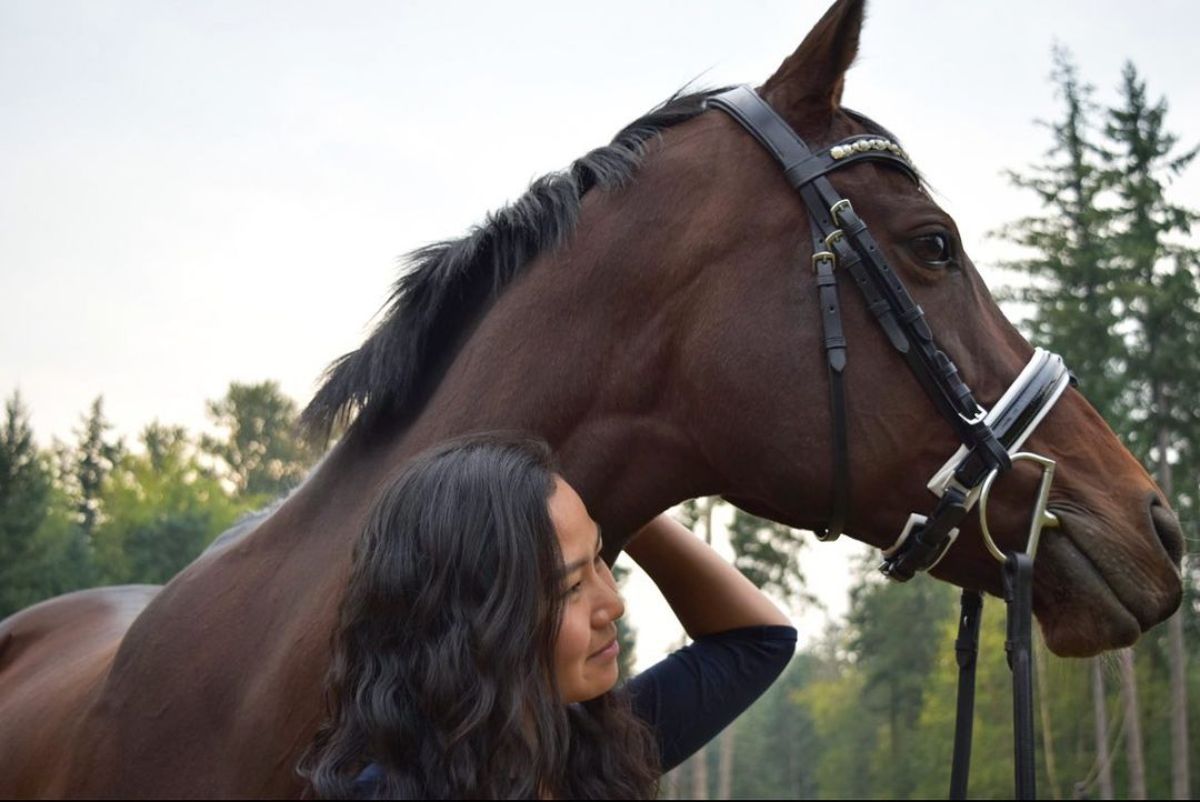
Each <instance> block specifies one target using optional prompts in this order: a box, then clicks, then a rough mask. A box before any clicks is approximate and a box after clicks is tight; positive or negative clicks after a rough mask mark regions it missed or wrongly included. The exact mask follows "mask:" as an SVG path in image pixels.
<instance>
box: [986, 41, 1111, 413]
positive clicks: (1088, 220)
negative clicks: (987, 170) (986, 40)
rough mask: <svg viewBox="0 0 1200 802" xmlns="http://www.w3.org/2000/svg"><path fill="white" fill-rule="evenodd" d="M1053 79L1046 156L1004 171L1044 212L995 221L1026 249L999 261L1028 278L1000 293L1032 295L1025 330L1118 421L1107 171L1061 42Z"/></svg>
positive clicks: (1087, 92)
mask: <svg viewBox="0 0 1200 802" xmlns="http://www.w3.org/2000/svg"><path fill="white" fill-rule="evenodd" d="M1051 79H1052V81H1053V82H1054V84H1055V86H1056V89H1057V93H1058V95H1059V97H1060V98H1061V100H1062V104H1063V117H1062V119H1061V120H1060V121H1058V122H1052V123H1043V125H1045V126H1046V127H1047V128H1049V130H1050V132H1051V137H1052V144H1051V147H1050V148H1049V150H1048V151H1047V152H1046V161H1045V163H1043V164H1040V165H1034V166H1031V167H1030V168H1029V172H1028V173H1026V174H1021V173H1016V172H1012V171H1010V172H1009V173H1008V175H1009V178H1010V180H1011V181H1012V182H1013V184H1015V185H1016V186H1018V187H1021V188H1023V189H1028V190H1031V191H1032V192H1033V193H1035V194H1036V195H1037V197H1038V200H1039V201H1040V202H1041V205H1042V212H1041V213H1040V214H1037V215H1030V216H1027V217H1024V218H1021V219H1019V220H1017V221H1016V222H1014V223H1011V224H1009V225H1007V226H1005V227H1004V228H1003V229H1001V231H1000V234H1001V235H1002V236H1004V237H1005V238H1006V239H1008V240H1010V241H1011V242H1014V243H1016V244H1018V245H1020V246H1023V247H1024V248H1025V249H1027V250H1028V252H1029V256H1028V257H1026V258H1024V259H1018V260H1012V261H1008V262H1004V263H1003V267H1005V268H1008V269H1010V270H1014V271H1017V272H1019V273H1021V274H1023V275H1024V276H1027V277H1028V279H1027V281H1026V283H1024V284H1023V285H1021V286H1018V287H1009V288H1005V289H1004V290H1003V291H1002V292H1000V293H998V294H999V295H1000V297H1002V298H1005V299H1015V300H1018V301H1022V302H1024V303H1027V304H1030V305H1032V314H1031V316H1030V318H1029V319H1028V321H1027V323H1026V328H1027V329H1028V333H1029V335H1030V337H1031V339H1033V340H1034V341H1035V342H1037V343H1038V344H1039V345H1042V346H1044V347H1046V348H1048V349H1050V350H1052V351H1055V352H1057V353H1059V354H1061V355H1062V356H1063V358H1064V359H1065V360H1066V362H1067V364H1068V365H1070V366H1071V369H1072V370H1073V371H1074V372H1075V375H1076V376H1077V377H1078V378H1079V379H1080V381H1081V384H1082V386H1083V389H1084V391H1085V392H1086V393H1087V396H1088V399H1089V400H1090V401H1091V402H1092V404H1093V405H1094V406H1095V407H1096V409H1098V410H1099V411H1100V413H1101V414H1102V415H1103V416H1104V417H1105V418H1106V419H1107V420H1108V421H1109V423H1110V424H1114V422H1119V421H1121V420H1122V419H1123V410H1122V409H1121V408H1120V407H1119V402H1120V400H1121V387H1122V384H1123V372H1124V354H1123V351H1122V348H1121V346H1120V342H1119V338H1118V337H1117V336H1116V330H1117V324H1118V319H1119V318H1118V312H1119V308H1120V304H1119V302H1118V301H1117V299H1116V298H1115V297H1114V286H1113V285H1114V281H1115V277H1114V276H1113V271H1112V269H1111V265H1110V262H1111V258H1112V257H1111V255H1110V252H1109V247H1108V242H1107V239H1106V237H1105V229H1106V226H1107V225H1108V219H1107V216H1106V213H1105V211H1104V210H1103V209H1102V208H1101V206H1100V205H1099V202H1098V201H1099V198H1100V196H1101V194H1102V193H1103V191H1104V188H1105V181H1104V176H1105V174H1104V172H1103V170H1102V168H1101V165H1100V154H1101V150H1100V147H1099V146H1098V145H1097V144H1096V143H1095V139H1094V138H1095V134H1096V132H1095V123H1094V119H1093V118H1094V115H1095V114H1096V111H1097V109H1096V106H1095V104H1094V103H1093V101H1092V94H1093V91H1094V90H1093V88H1092V87H1091V86H1090V85H1088V84H1085V83H1083V82H1082V81H1081V80H1080V79H1079V75H1078V73H1077V71H1076V69H1075V66H1074V64H1073V63H1072V61H1071V57H1070V54H1069V53H1068V52H1067V51H1066V50H1065V49H1063V48H1061V47H1056V48H1055V50H1054V70H1053V72H1052V74H1051Z"/></svg>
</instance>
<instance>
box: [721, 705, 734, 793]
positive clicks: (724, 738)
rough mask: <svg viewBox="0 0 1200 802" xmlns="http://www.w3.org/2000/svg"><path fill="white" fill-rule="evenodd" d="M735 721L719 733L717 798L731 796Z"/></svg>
mask: <svg viewBox="0 0 1200 802" xmlns="http://www.w3.org/2000/svg"><path fill="white" fill-rule="evenodd" d="M736 724H737V721H736V720H735V721H734V722H733V723H732V724H730V725H729V726H728V727H726V728H725V731H724V732H723V733H721V739H720V740H719V741H718V743H719V744H720V750H721V752H720V758H721V760H720V762H719V763H718V764H717V766H718V768H717V799H732V798H733V746H734V734H735V733H736V731H737V730H736V726H735V725H736Z"/></svg>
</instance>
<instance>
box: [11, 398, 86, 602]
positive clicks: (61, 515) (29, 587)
mask: <svg viewBox="0 0 1200 802" xmlns="http://www.w3.org/2000/svg"><path fill="white" fill-rule="evenodd" d="M71 507H72V505H71V500H70V499H69V498H68V497H67V495H66V493H64V492H63V491H62V490H61V489H60V488H59V487H57V486H56V485H55V482H54V473H53V471H52V469H51V463H50V459H49V458H48V457H47V455H45V454H42V453H41V452H39V451H38V449H37V447H36V446H35V444H34V441H33V430H32V428H31V427H30V425H29V414H28V411H27V410H26V409H25V407H24V405H23V404H22V403H21V398H20V395H19V394H18V393H15V392H14V393H13V395H12V398H11V399H9V400H8V401H7V402H6V403H5V415H4V422H3V428H2V429H0V619H2V618H5V617H7V616H8V615H10V614H12V613H14V612H16V611H17V610H20V609H22V608H24V607H27V606H29V605H31V604H34V603H35V602H38V601H41V600H42V599H45V598H47V597H50V596H54V595H57V594H59V593H65V592H67V591H70V590H76V589H78V588H81V587H86V586H88V585H89V584H90V583H91V580H92V574H91V570H90V559H89V558H90V554H89V551H88V545H87V541H86V537H85V535H84V533H83V531H82V530H81V528H80V527H79V526H78V524H77V521H76V518H75V513H74V510H72V509H71Z"/></svg>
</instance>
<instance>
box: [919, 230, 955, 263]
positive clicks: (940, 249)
mask: <svg viewBox="0 0 1200 802" xmlns="http://www.w3.org/2000/svg"><path fill="white" fill-rule="evenodd" d="M909 243H910V244H911V245H912V250H913V253H914V254H916V257H917V258H918V259H920V260H921V261H923V262H927V263H929V264H931V265H938V266H941V265H945V264H948V263H949V262H950V261H951V260H952V259H953V258H954V254H953V252H952V251H951V249H950V237H948V236H947V235H945V234H926V235H924V236H921V237H914V238H913V239H912V240H910V241H909Z"/></svg>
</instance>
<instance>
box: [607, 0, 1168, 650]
mask: <svg viewBox="0 0 1200 802" xmlns="http://www.w3.org/2000/svg"><path fill="white" fill-rule="evenodd" d="M863 5H864V3H863V2H853V1H849V0H847V1H845V2H838V3H836V4H835V5H834V6H833V7H832V8H831V9H830V10H829V11H828V12H827V13H826V14H825V16H824V17H823V18H822V19H821V21H820V22H819V23H818V24H817V26H816V27H815V28H814V29H813V30H812V32H811V33H810V34H809V35H808V36H807V37H806V38H805V40H804V42H803V43H802V44H801V45H800V47H799V48H798V49H797V50H796V51H795V53H793V54H792V55H791V56H790V57H788V58H787V59H786V60H785V61H784V62H783V64H782V65H781V66H780V67H779V69H778V70H777V71H776V72H775V74H773V75H772V76H771V77H770V78H769V79H768V80H767V81H766V82H765V84H763V85H762V87H761V88H760V89H759V95H760V96H761V97H762V98H763V99H765V100H766V101H767V102H768V103H769V104H770V106H771V107H772V108H773V109H774V110H775V112H776V113H777V114H778V115H779V116H780V117H781V118H782V119H783V120H784V121H786V123H787V124H788V125H790V127H791V128H792V129H793V130H794V131H795V132H797V133H798V134H800V136H801V137H803V139H804V140H805V141H806V142H807V143H809V145H810V147H811V148H812V149H813V150H814V151H816V150H817V149H818V148H820V147H823V146H828V145H830V144H831V143H836V142H839V141H842V140H844V139H846V138H847V137H853V136H855V135H862V136H864V137H870V138H877V139H879V140H881V141H886V142H888V143H893V144H894V143H895V141H896V140H895V137H893V136H892V135H891V134H890V133H888V132H887V130H886V129H884V128H883V127H882V126H880V125H878V124H877V123H874V122H873V121H871V120H870V119H869V118H868V117H866V116H865V115H862V114H860V113H857V112H854V111H851V110H849V109H847V108H845V107H843V106H842V104H841V97H842V88H843V86H844V80H845V74H846V71H847V69H848V68H849V66H850V65H851V63H852V61H853V60H854V57H855V54H856V51H857V48H858V41H859V32H860V29H861V25H862V20H863ZM897 152H900V151H898V150H897ZM828 179H829V180H830V181H831V182H832V185H833V187H834V188H835V189H836V190H837V191H838V193H839V194H840V195H841V197H843V198H846V199H848V200H849V201H851V203H852V205H853V209H854V210H855V211H856V212H857V215H858V217H860V218H861V220H862V221H864V222H865V223H866V224H867V226H868V229H869V231H870V233H871V235H872V237H873V238H874V241H875V242H876V243H877V244H878V247H879V249H880V250H881V252H882V257H883V259H884V260H885V262H886V264H887V265H888V266H889V267H890V269H891V270H892V271H894V273H895V274H896V275H897V276H898V277H899V278H900V279H901V281H902V282H903V284H904V285H905V286H906V287H907V289H908V292H909V293H910V294H911V296H912V298H913V299H914V300H915V301H916V302H917V303H918V304H919V305H920V307H922V308H923V309H924V312H925V319H926V320H927V322H928V325H929V327H930V329H931V330H932V332H933V336H934V340H935V342H936V345H937V347H938V348H939V349H941V350H942V351H943V352H944V353H945V354H946V355H948V356H949V357H950V358H951V359H952V360H953V362H954V363H955V364H956V365H957V368H958V371H959V374H960V375H961V377H962V379H963V380H964V381H965V383H966V385H968V386H969V387H970V388H971V390H972V391H973V393H974V395H975V398H976V399H977V401H978V402H979V403H980V404H981V405H983V406H984V407H986V408H990V407H992V406H993V405H994V404H996V403H997V401H998V400H999V399H1000V398H1001V396H1002V395H1003V394H1004V392H1005V390H1006V389H1007V388H1008V387H1009V386H1010V384H1012V383H1013V381H1014V380H1015V379H1016V378H1017V377H1018V374H1020V373H1021V371H1022V369H1023V368H1024V367H1025V365H1026V364H1027V363H1028V362H1029V360H1030V358H1031V355H1032V354H1033V348H1032V346H1031V345H1030V344H1029V343H1028V342H1026V340H1025V339H1024V338H1023V337H1022V336H1021V335H1020V334H1019V333H1018V332H1017V330H1016V329H1015V328H1014V327H1013V325H1012V324H1010V323H1009V321H1008V320H1007V319H1006V318H1005V316H1004V314H1003V313H1002V312H1001V310H1000V309H999V308H998V306H997V304H996V302H995V301H994V300H993V298H992V296H991V295H990V293H989V292H988V290H987V288H986V286H985V285H984V282H983V281H982V279H981V278H980V275H979V273H978V271H977V270H976V269H975V266H974V265H973V264H972V262H971V260H970V258H969V257H968V256H967V254H966V253H965V252H964V250H963V247H962V243H961V240H960V238H959V235H958V231H957V228H956V226H955V223H954V220H953V219H951V217H950V216H949V215H948V214H947V213H946V212H945V211H944V210H943V209H941V208H940V207H939V206H938V204H937V203H936V202H935V201H934V200H933V198H932V197H931V196H930V194H929V193H928V192H927V191H926V189H925V188H924V186H923V185H922V184H921V183H920V182H919V181H917V180H913V175H912V174H911V173H909V172H908V171H906V170H901V169H896V167H895V166H894V165H893V164H889V163H886V162H878V161H862V162H857V163H855V164H852V165H848V166H846V167H844V168H843V169H838V170H836V171H833V172H831V173H829V175H828ZM591 202H592V203H593V204H594V206H593V208H592V209H591V212H592V214H594V215H596V217H592V218H591V219H593V220H595V219H598V218H599V217H601V216H602V218H603V219H604V220H605V221H606V222H605V224H604V225H603V226H602V227H601V228H602V229H603V231H604V233H603V238H604V239H605V241H607V242H608V243H610V245H609V246H608V248H609V252H610V255H611V256H615V257H616V258H610V259H609V260H608V263H609V264H610V265H613V269H614V271H615V273H616V274H617V275H615V276H612V277H611V279H610V280H611V281H612V282H613V283H614V284H615V285H619V286H623V287H624V288H626V290H628V289H629V288H630V287H636V288H638V291H639V292H640V293H641V294H642V296H643V297H644V298H646V299H648V301H649V308H650V309H653V310H654V311H653V317H652V318H651V320H652V321H653V323H649V322H647V321H645V320H644V321H643V324H644V325H649V326H652V328H653V329H654V330H656V331H658V332H659V333H660V336H657V337H653V338H649V337H648V338H646V339H645V342H655V343H656V346H655V349H658V350H663V352H664V354H666V356H664V357H663V358H662V359H660V360H659V364H658V369H659V370H661V371H662V373H661V374H660V375H663V376H664V377H665V378H664V379H663V382H664V389H663V391H662V393H661V395H659V396H656V397H657V398H659V399H660V401H661V400H662V399H663V398H667V399H669V400H668V401H662V404H663V408H664V412H663V416H664V417H665V418H668V419H671V420H673V421H675V422H676V423H677V425H678V428H679V430H680V431H682V432H685V433H686V435H685V437H686V439H688V440H690V441H691V442H693V443H694V444H696V445H695V447H696V449H697V451H698V452H699V454H700V455H701V460H702V462H703V463H704V464H705V465H706V467H707V471H706V473H705V474H704V476H703V478H701V477H699V476H697V480H696V485H695V486H693V487H692V488H691V489H692V490H693V491H703V492H708V493H720V494H721V495H723V496H725V497H726V498H728V499H729V500H730V501H732V502H733V503H735V504H736V505H738V506H739V507H741V508H743V509H745V510H747V511H749V512H751V513H754V514H756V515H760V516H763V517H766V518H769V519H772V520H774V521H778V522H782V523H785V524H788V525H791V526H796V527H802V528H807V529H820V528H823V527H825V526H826V525H827V524H828V521H829V518H830V516H831V515H832V514H833V512H834V511H833V509H832V501H831V499H833V498H834V497H835V494H836V493H837V492H839V488H838V487H837V484H838V478H837V472H836V471H834V470H832V462H833V456H832V455H833V451H834V448H833V442H832V440H831V438H832V436H833V435H832V432H833V424H834V420H833V415H834V413H833V412H832V407H831V404H830V402H829V400H828V390H827V389H826V386H827V382H828V381H829V378H828V373H829V370H828V368H827V365H826V349H825V347H824V342H823V340H824V337H825V333H824V332H823V328H822V322H821V318H822V309H821V308H820V303H819V301H818V287H817V283H816V277H815V275H814V270H813V255H814V252H815V250H816V247H817V246H815V245H813V244H812V238H811V236H810V223H809V211H808V207H806V205H805V203H804V201H803V200H802V198H801V196H800V195H799V194H798V193H797V192H796V190H795V189H794V188H793V187H792V186H790V185H789V183H788V181H787V180H786V179H785V175H784V172H783V171H782V170H781V169H780V165H779V164H777V163H776V161H775V159H773V158H772V157H771V155H770V154H769V153H768V151H767V150H766V149H764V147H763V146H762V145H761V144H760V143H759V142H757V141H755V138H754V137H752V136H749V135H748V134H747V132H746V131H745V130H743V128H742V127H741V126H739V125H738V124H737V122H735V120H734V119H732V118H731V117H730V116H729V115H727V114H721V113H718V112H716V111H712V110H710V111H708V112H706V113H702V114H699V115H697V116H695V117H694V118H693V119H690V120H688V121H687V122H685V123H683V124H680V125H678V126H675V127H673V128H671V130H669V131H666V132H665V133H663V135H662V141H661V145H660V146H659V147H658V148H657V149H654V150H653V151H652V152H651V153H649V154H648V156H647V157H646V159H645V162H644V164H643V165H642V166H641V168H640V171H639V173H638V176H637V180H636V181H634V182H632V183H631V184H630V185H629V186H628V187H626V188H624V189H622V190H621V191H620V192H617V193H610V194H608V195H604V196H600V197H597V198H595V199H594V200H593V201H591ZM588 211H589V209H588V204H587V203H585V204H584V213H585V216H586V214H587V213H588ZM586 230H587V231H588V236H589V237H591V238H593V240H592V244H593V245H595V241H596V240H595V239H594V238H595V237H599V236H601V235H600V234H598V233H597V227H596V226H589V227H586ZM632 241H637V242H638V243H639V244H638V245H637V246H633V245H629V244H628V243H629V242H632ZM611 243H625V244H620V245H616V244H611ZM648 264H653V269H652V270H650V269H647V267H646V266H647V265H648ZM838 282H839V284H840V285H841V318H842V323H843V327H844V334H845V339H846V343H847V345H846V352H847V363H846V366H845V369H844V380H843V381H844V394H845V409H846V419H847V441H848V446H849V464H848V467H849V476H850V483H849V488H848V493H849V498H848V504H847V505H846V506H847V518H846V521H845V531H846V532H847V533H848V534H850V535H851V536H853V537H855V538H857V539H859V540H862V541H864V542H866V543H868V544H871V545H873V546H877V547H881V548H886V547H887V546H888V545H889V544H891V543H892V542H893V541H894V540H895V538H896V535H897V534H898V533H899V532H900V530H901V528H902V527H903V526H904V524H905V521H906V518H908V516H909V514H910V513H911V512H913V511H914V510H920V509H928V508H930V507H932V503H933V502H934V501H936V499H934V497H933V496H932V495H930V493H929V491H928V490H927V489H926V483H927V481H928V480H929V478H930V477H931V476H932V475H933V474H934V473H935V472H936V471H937V470H938V468H939V467H940V466H941V465H942V464H943V463H944V462H945V461H946V460H947V458H948V457H949V456H950V455H951V454H953V453H954V452H955V450H956V449H957V448H958V446H959V438H958V437H957V436H956V432H955V431H954V429H953V428H952V427H951V426H950V425H948V423H947V421H946V419H945V418H944V417H943V416H942V415H939V414H938V412H937V410H936V409H935V408H934V406H933V404H931V400H930V397H929V396H928V395H927V393H926V391H925V390H924V389H923V388H922V386H921V384H920V383H919V382H918V381H917V379H916V378H915V377H914V374H913V373H912V372H911V371H910V369H909V367H908V365H907V364H906V362H905V360H904V358H903V357H902V356H901V354H900V353H898V351H897V350H896V348H894V347H892V344H890V343H889V341H888V337H887V335H885V333H884V330H883V329H882V328H881V327H880V325H879V324H878V323H877V321H876V320H875V317H874V315H873V314H872V313H871V312H869V311H868V309H867V305H866V304H865V303H864V301H863V298H862V297H861V296H860V295H859V294H858V293H857V292H856V291H855V290H854V288H853V286H852V285H853V283H854V280H853V279H852V278H851V277H850V276H849V275H845V274H843V275H841V276H840V278H839V279H838ZM631 331H634V332H637V331H638V328H637V327H636V326H631ZM643 331H644V329H643ZM631 336H633V337H635V338H637V335H636V334H634V335H631ZM638 339H640V338H638ZM641 359H642V360H643V361H644V360H645V357H642V358H641ZM1085 389H1086V388H1085ZM1028 447H1029V448H1030V449H1032V450H1033V451H1036V452H1037V453H1040V454H1042V455H1045V456H1046V457H1049V458H1050V459H1053V460H1054V461H1056V462H1057V466H1058V467H1057V474H1056V478H1055V481H1054V484H1053V486H1052V489H1051V492H1050V495H1049V507H1048V508H1049V511H1050V512H1051V513H1053V515H1054V516H1056V517H1057V519H1058V522H1059V524H1060V525H1059V526H1058V528H1056V529H1053V530H1047V531H1046V533H1045V534H1044V535H1043V537H1042V540H1041V550H1040V551H1039V553H1038V557H1037V562H1036V572H1035V582H1034V608H1035V612H1036V614H1037V616H1038V618H1039V621H1040V623H1041V625H1042V628H1043V632H1044V635H1045V638H1046V641H1047V643H1048V644H1049V646H1050V647H1051V648H1052V649H1053V650H1054V651H1055V652H1057V653H1060V654H1064V655H1087V654H1092V653H1095V652H1098V651H1101V650H1103V649H1108V648H1113V647H1118V646H1123V645H1128V644H1131V643H1133V642H1134V641H1135V640H1136V639H1137V637H1138V636H1139V635H1140V633H1141V632H1143V631H1145V630H1146V629H1148V628H1149V627H1151V626H1153V625H1154V624H1156V623H1158V622H1160V621H1162V620H1164V619H1165V618H1166V617H1167V616H1169V615H1170V614H1171V612H1173V611H1174V610H1175V608H1176V607H1177V606H1178V604H1179V600H1180V594H1181V584H1180V577H1179V570H1178V565H1179V562H1180V559H1181V553H1182V545H1181V544H1182V535H1181V530H1180V527H1179V524H1178V522H1177V520H1176V519H1175V517H1174V515H1173V514H1172V513H1171V512H1170V510H1169V509H1168V507H1167V505H1166V503H1165V501H1164V499H1163V496H1162V493H1161V492H1160V490H1159V489H1158V488H1157V486H1156V485H1155V483H1154V481H1153V480H1152V479H1151V477H1150V476H1149V475H1148V474H1147V472H1146V471H1145V470H1144V468H1143V467H1142V466H1141V465H1140V464H1139V463H1138V461H1137V460H1136V459H1135V458H1134V457H1133V456H1132V455H1131V454H1130V453H1129V452H1128V451H1127V450H1126V449H1125V448H1124V447H1123V446H1122V445H1121V443H1120V442H1119V441H1118V439H1117V438H1116V436H1115V435H1114V434H1113V432H1112V431H1111V429H1110V428H1109V427H1108V426H1107V425H1106V424H1105V422H1104V420H1103V419H1102V418H1101V417H1100V416H1099V415H1098V414H1097V413H1096V412H1095V411H1094V409H1093V408H1092V407H1091V406H1090V405H1089V404H1088V402H1087V401H1086V400H1085V398H1084V396H1083V395H1082V394H1081V393H1080V392H1079V391H1077V390H1075V389H1073V388H1072V389H1068V390H1067V391H1066V393H1065V395H1064V396H1063V397H1062V399H1061V400H1060V401H1059V403H1058V404H1057V405H1056V406H1054V407H1053V409H1052V410H1051V411H1050V412H1049V414H1048V415H1047V417H1046V418H1045V419H1044V421H1043V422H1042V423H1041V425H1040V426H1039V427H1038V428H1037V430H1036V432H1035V433H1034V434H1033V435H1032V438H1031V439H1030V440H1029V442H1028ZM1039 481H1040V474H1039V471H1038V469H1037V468H1036V467H1035V466H1033V465H1032V464H1029V463H1018V464H1016V465H1015V466H1014V469H1013V470H1012V471H1010V472H1009V473H1007V474H1006V475H1005V476H1004V478H1002V479H1001V480H1000V481H999V482H998V483H997V485H996V488H995V493H994V494H993V498H992V500H991V502H990V505H989V509H988V514H989V521H990V529H991V531H992V532H993V533H995V536H996V540H997V542H998V545H999V546H1000V548H1003V549H1022V548H1024V546H1025V540H1026V537H1027V531H1028V529H1029V518H1030V515H1031V511H1032V509H1033V502H1034V499H1035V497H1036V496H1037V494H1038V489H1039V487H1038V485H1039ZM933 573H934V574H935V575H936V576H938V577H939V578H942V579H945V580H949V581H951V582H953V583H955V584H958V585H961V586H964V587H973V588H977V589H983V590H987V591H990V592H993V593H998V592H999V591H1000V588H1001V571H1000V566H999V565H998V563H997V562H996V560H995V559H994V558H993V557H992V556H991V555H990V554H989V553H988V551H987V550H986V549H985V547H984V545H983V543H982V540H981V532H980V526H979V524H978V522H977V520H976V519H975V518H974V517H973V516H972V517H970V518H968V519H967V520H966V521H964V523H963V526H962V533H961V535H960V537H959V539H958V541H957V542H956V543H955V544H954V545H953V547H952V548H950V549H949V551H948V552H947V553H946V554H945V557H944V559H942V560H941V561H940V562H938V563H937V565H936V566H935V568H934V569H933Z"/></svg>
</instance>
